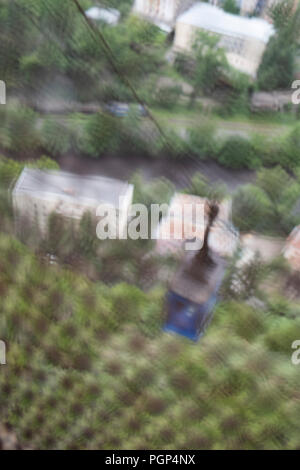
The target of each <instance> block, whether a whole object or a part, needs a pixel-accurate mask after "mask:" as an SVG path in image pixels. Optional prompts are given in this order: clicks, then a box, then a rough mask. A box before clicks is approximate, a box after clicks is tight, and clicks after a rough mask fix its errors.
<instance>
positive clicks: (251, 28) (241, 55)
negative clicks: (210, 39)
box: [174, 2, 275, 78]
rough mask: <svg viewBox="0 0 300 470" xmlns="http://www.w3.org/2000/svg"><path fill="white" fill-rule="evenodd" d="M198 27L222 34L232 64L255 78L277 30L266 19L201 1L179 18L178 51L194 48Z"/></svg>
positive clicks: (177, 23)
mask: <svg viewBox="0 0 300 470" xmlns="http://www.w3.org/2000/svg"><path fill="white" fill-rule="evenodd" d="M198 30H203V31H207V32H209V33H213V34H216V35H218V36H219V37H220V42H219V45H220V47H223V48H224V49H225V51H226V57H227V60H228V62H229V64H230V65H231V66H232V67H234V68H236V69H237V70H239V71H240V72H243V73H246V74H247V75H250V76H251V77H253V78H255V76H256V73H257V70H258V67H259V64H260V62H261V59H262V56H263V53H264V51H265V48H266V45H267V43H268V41H269V39H270V37H271V36H272V35H273V34H274V32H275V31H274V28H273V26H272V25H271V24H269V23H268V22H267V21H265V20H263V19H260V18H246V17H241V16H238V15H232V14H230V13H226V12H224V11H223V10H222V9H220V8H218V7H215V6H214V5H210V4H208V3H202V2H197V3H196V4H195V5H193V6H192V7H191V8H190V9H189V10H187V11H186V12H185V13H183V14H182V15H180V16H179V17H178V19H177V22H176V30H175V40H174V49H175V51H187V52H189V51H191V49H192V46H193V43H194V40H195V36H196V33H197V31H198Z"/></svg>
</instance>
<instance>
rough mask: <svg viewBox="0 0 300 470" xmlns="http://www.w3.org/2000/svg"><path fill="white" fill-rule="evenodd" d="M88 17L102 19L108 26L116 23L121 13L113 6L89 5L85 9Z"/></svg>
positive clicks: (96, 19)
mask: <svg viewBox="0 0 300 470" xmlns="http://www.w3.org/2000/svg"><path fill="white" fill-rule="evenodd" d="M85 14H86V16H87V17H88V18H90V19H91V20H94V21H103V22H104V23H106V24H109V25H110V26H115V25H116V24H118V22H119V20H120V17H121V13H120V12H119V10H116V9H115V8H101V7H91V8H89V9H88V10H86V11H85Z"/></svg>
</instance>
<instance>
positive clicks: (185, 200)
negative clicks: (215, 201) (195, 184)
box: [155, 193, 238, 256]
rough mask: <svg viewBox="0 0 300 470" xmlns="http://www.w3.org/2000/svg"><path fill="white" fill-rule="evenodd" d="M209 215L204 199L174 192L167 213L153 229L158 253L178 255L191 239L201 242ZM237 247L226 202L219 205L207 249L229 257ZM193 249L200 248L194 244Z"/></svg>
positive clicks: (229, 205) (229, 207)
mask: <svg viewBox="0 0 300 470" xmlns="http://www.w3.org/2000/svg"><path fill="white" fill-rule="evenodd" d="M208 213H209V205H208V200H207V198H202V197H199V196H194V195H190V194H183V193H175V194H174V196H173V198H172V200H171V202H170V207H169V211H168V213H167V214H166V216H165V217H163V218H162V219H161V221H160V224H159V225H158V227H157V229H156V237H155V238H156V239H157V243H156V250H157V252H158V253H160V254H162V255H164V254H168V253H175V254H176V253H180V252H181V251H182V249H183V245H184V242H186V241H188V240H193V239H196V240H198V241H199V242H201V243H203V241H204V233H205V228H206V226H207V218H208ZM201 243H200V244H201ZM237 244H238V232H237V231H236V230H235V229H234V227H233V225H232V222H231V200H230V199H225V200H223V201H222V202H221V203H220V204H219V214H218V217H217V219H216V221H215V223H214V224H213V226H212V227H211V231H210V235H209V246H210V248H211V249H212V250H214V251H215V252H216V253H218V254H219V255H220V256H232V255H233V253H234V252H235V250H236V248H237ZM189 249H192V248H191V246H190V248H189ZM193 249H196V250H198V249H199V247H196V245H195V248H193Z"/></svg>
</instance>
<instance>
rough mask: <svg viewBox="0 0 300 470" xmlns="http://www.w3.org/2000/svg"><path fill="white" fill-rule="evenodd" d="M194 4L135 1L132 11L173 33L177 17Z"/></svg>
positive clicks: (171, 0) (188, 1)
mask: <svg viewBox="0 0 300 470" xmlns="http://www.w3.org/2000/svg"><path fill="white" fill-rule="evenodd" d="M193 3H194V1H193V0H135V1H134V5H133V10H132V11H133V13H135V14H137V15H139V16H141V17H142V18H145V19H147V20H150V21H152V22H153V23H155V24H156V25H157V26H159V27H160V28H161V29H162V30H164V31H166V32H171V30H172V29H173V27H174V25H175V22H176V18H177V16H178V15H180V14H181V13H182V12H183V11H185V10H186V9H187V8H188V7H189V6H191V5H192V4H193Z"/></svg>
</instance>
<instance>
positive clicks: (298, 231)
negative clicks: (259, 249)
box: [283, 225, 300, 271]
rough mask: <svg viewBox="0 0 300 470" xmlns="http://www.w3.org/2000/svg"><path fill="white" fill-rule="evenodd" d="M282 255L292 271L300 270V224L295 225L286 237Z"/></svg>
mask: <svg viewBox="0 0 300 470" xmlns="http://www.w3.org/2000/svg"><path fill="white" fill-rule="evenodd" d="M283 256H284V257H285V259H286V260H287V261H288V263H289V265H290V266H291V268H292V269H293V270H294V271H300V225H298V226H297V227H295V228H294V230H293V231H292V233H291V234H290V236H289V237H288V239H287V241H286V244H285V247H284V249H283Z"/></svg>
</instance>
